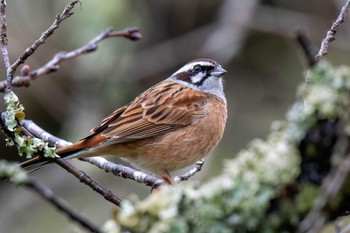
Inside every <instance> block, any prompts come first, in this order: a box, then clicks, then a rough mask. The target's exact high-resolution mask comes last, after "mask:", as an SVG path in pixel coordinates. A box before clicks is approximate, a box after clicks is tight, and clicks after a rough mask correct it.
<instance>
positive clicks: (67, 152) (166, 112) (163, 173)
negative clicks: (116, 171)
mask: <svg viewBox="0 0 350 233" xmlns="http://www.w3.org/2000/svg"><path fill="white" fill-rule="evenodd" d="M225 73H226V71H225V70H224V69H223V68H221V66H220V65H219V64H218V63H217V62H215V61H213V60H210V59H196V60H193V61H191V62H189V63H187V64H186V65H185V66H183V67H182V68H181V69H179V70H178V71H177V72H175V73H174V74H173V75H171V76H170V77H169V78H168V79H166V80H164V81H162V82H160V83H159V84H157V85H155V86H153V87H151V88H149V89H148V90H146V91H145V92H144V93H142V94H141V95H139V96H138V97H136V99H135V100H134V101H132V102H131V103H130V104H128V105H126V106H124V107H121V108H119V109H117V110H116V111H115V112H113V113H112V114H111V115H110V116H108V117H107V118H105V119H104V120H103V121H102V122H101V124H100V125H99V126H98V127H96V128H94V129H92V130H91V135H89V136H87V137H85V138H83V139H81V140H80V141H78V142H76V143H73V144H72V145H69V146H66V147H63V148H59V149H58V150H57V151H56V153H57V154H58V155H60V156H61V157H62V158H82V157H91V156H99V155H113V156H118V157H120V158H121V159H123V160H125V161H127V162H129V163H131V164H132V165H134V166H136V167H138V168H141V169H143V170H146V171H149V172H152V173H154V174H156V175H158V176H160V177H162V178H163V179H164V180H165V181H167V182H168V183H172V182H173V180H172V178H171V175H170V173H171V172H173V171H175V170H178V169H181V168H183V167H186V166H189V165H191V164H193V163H195V162H196V161H197V160H199V159H201V158H203V157H204V156H205V155H206V154H207V153H208V152H209V151H210V150H211V149H212V148H213V147H215V146H216V145H217V143H218V142H219V140H220V139H221V137H222V135H223V132H224V128H225V124H226V118H227V106H226V98H225V95H224V90H223V81H222V76H223V75H224V74H225ZM40 160H41V159H38V158H34V159H32V160H29V161H26V162H24V163H23V164H22V165H23V166H24V167H25V166H27V165H33V164H35V163H36V162H38V161H40Z"/></svg>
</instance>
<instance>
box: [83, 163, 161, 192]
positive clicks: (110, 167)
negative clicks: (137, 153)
mask: <svg viewBox="0 0 350 233" xmlns="http://www.w3.org/2000/svg"><path fill="white" fill-rule="evenodd" d="M80 160H82V161H85V162H89V163H91V164H93V165H95V166H97V167H99V168H101V169H103V170H105V171H106V172H111V173H113V174H114V175H116V176H120V177H123V178H126V179H132V180H135V181H137V182H139V183H144V184H146V185H147V186H152V187H153V186H158V185H160V184H162V183H163V182H164V181H163V180H161V179H158V178H156V177H154V176H151V175H149V174H146V173H144V172H141V171H137V170H135V169H132V168H130V167H126V166H123V165H120V164H115V163H112V162H109V161H108V160H106V159H104V158H102V157H90V158H82V159H80Z"/></svg>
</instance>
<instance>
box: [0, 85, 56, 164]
mask: <svg viewBox="0 0 350 233" xmlns="http://www.w3.org/2000/svg"><path fill="white" fill-rule="evenodd" d="M4 102H5V105H6V114H5V121H4V122H5V124H4V127H5V129H4V130H5V131H7V132H9V133H10V134H11V135H8V136H9V137H8V138H7V139H6V142H7V145H8V146H13V145H16V146H17V149H18V153H19V155H20V156H25V157H26V158H32V156H33V155H41V156H44V157H48V158H54V157H55V147H53V146H49V144H48V143H47V142H45V141H44V140H42V139H39V138H36V137H33V136H28V135H23V134H22V133H21V129H20V127H19V123H20V122H21V121H22V120H23V119H24V118H25V113H24V107H23V105H22V104H21V103H20V101H19V99H18V97H17V95H16V94H15V93H14V92H12V91H10V92H7V93H5V95H4Z"/></svg>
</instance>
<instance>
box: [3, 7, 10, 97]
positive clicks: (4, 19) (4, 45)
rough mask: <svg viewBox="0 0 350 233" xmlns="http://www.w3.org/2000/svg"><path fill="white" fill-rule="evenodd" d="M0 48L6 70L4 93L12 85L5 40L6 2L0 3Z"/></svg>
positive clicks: (6, 41) (6, 39)
mask: <svg viewBox="0 0 350 233" xmlns="http://www.w3.org/2000/svg"><path fill="white" fill-rule="evenodd" d="M0 37H1V38H0V47H1V52H2V57H3V60H4V64H5V69H6V83H7V88H6V92H9V91H11V89H12V87H11V83H12V76H11V73H10V66H11V63H10V58H9V54H8V49H7V45H8V38H7V20H6V1H5V0H1V3H0Z"/></svg>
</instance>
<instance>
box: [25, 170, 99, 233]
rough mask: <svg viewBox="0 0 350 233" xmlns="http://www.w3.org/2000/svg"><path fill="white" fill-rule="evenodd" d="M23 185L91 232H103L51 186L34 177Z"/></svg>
mask: <svg viewBox="0 0 350 233" xmlns="http://www.w3.org/2000/svg"><path fill="white" fill-rule="evenodd" d="M23 185H25V186H26V187H28V188H30V189H32V190H33V191H35V192H36V193H38V194H39V195H40V196H41V197H43V198H44V199H45V200H47V201H48V202H49V203H50V204H52V205H53V206H55V207H56V208H57V209H58V210H60V211H62V212H63V213H64V214H65V215H67V216H68V217H69V218H70V219H72V220H73V221H75V222H78V223H79V224H80V225H82V226H83V227H85V228H86V229H87V230H89V231H90V232H96V233H100V232H101V231H100V230H99V228H98V227H97V226H95V224H93V223H92V222H91V221H90V220H89V219H87V218H86V217H84V216H82V215H81V214H80V213H79V212H78V211H77V210H75V209H73V208H72V207H70V205H69V204H68V203H67V202H65V201H64V200H63V199H61V198H59V197H56V196H55V195H54V194H53V192H52V191H51V190H50V189H49V188H47V187H45V186H43V185H42V184H40V183H38V182H37V181H36V180H34V179H33V178H30V177H29V178H28V180H27V182H25V183H24V184H23Z"/></svg>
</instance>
